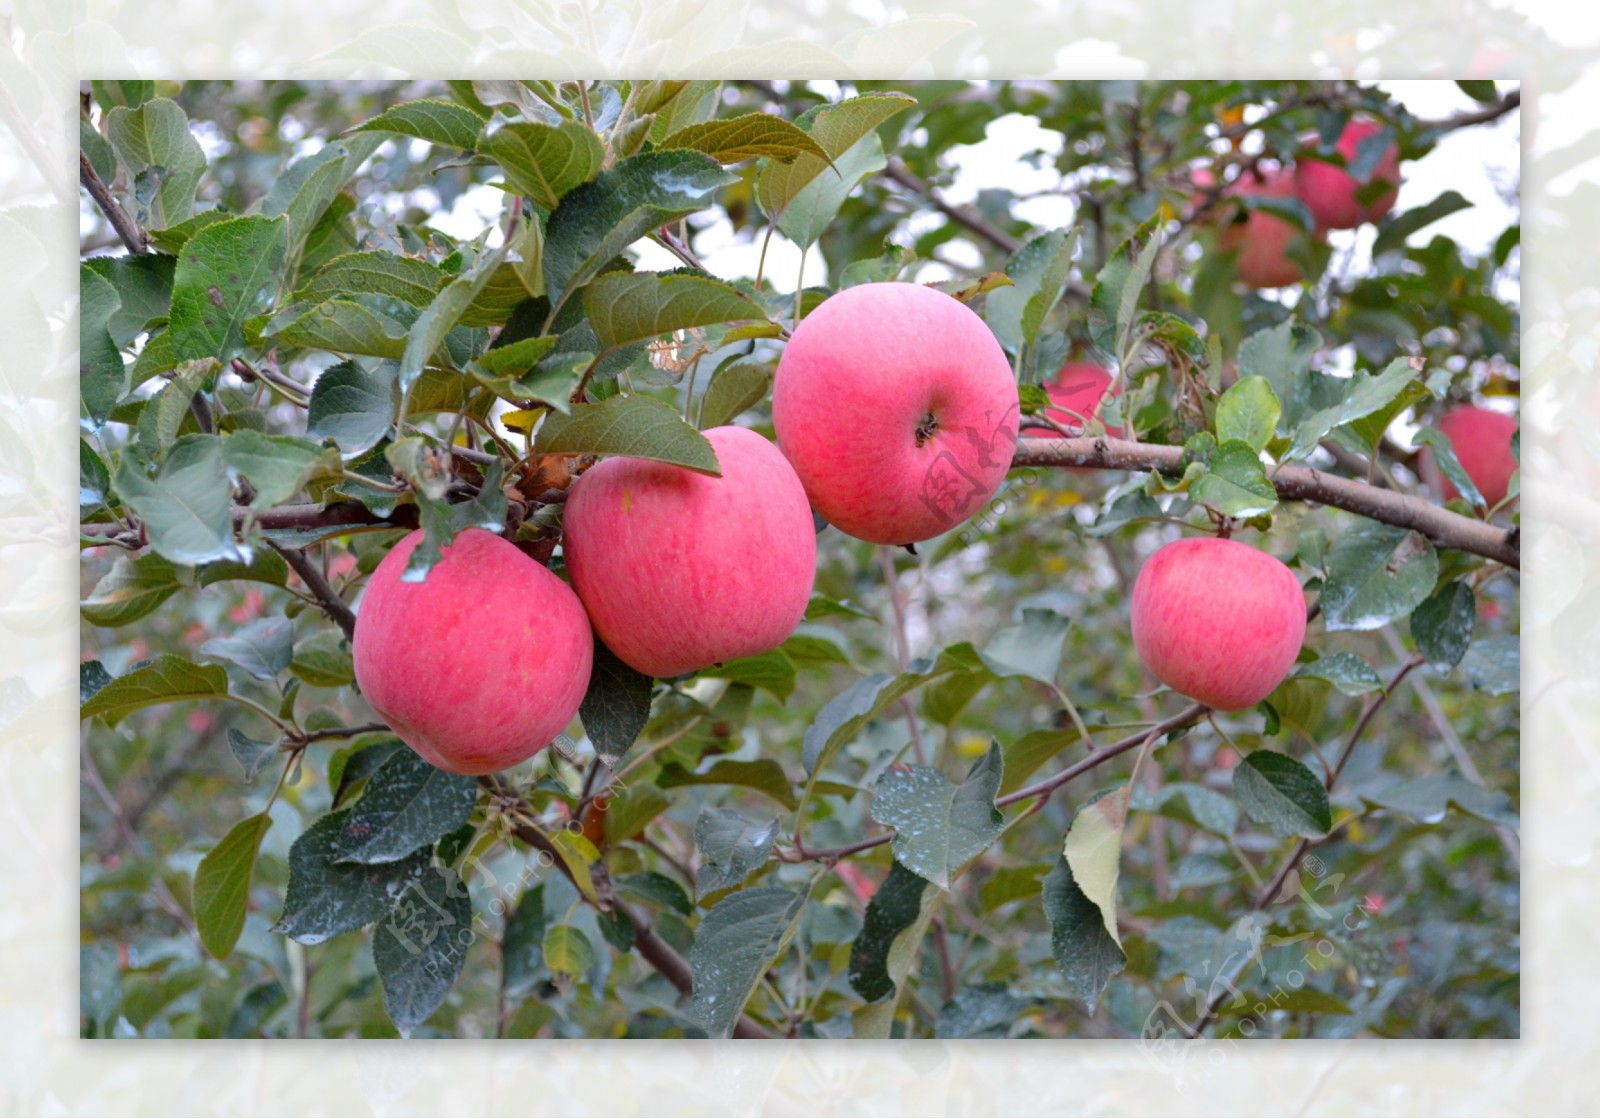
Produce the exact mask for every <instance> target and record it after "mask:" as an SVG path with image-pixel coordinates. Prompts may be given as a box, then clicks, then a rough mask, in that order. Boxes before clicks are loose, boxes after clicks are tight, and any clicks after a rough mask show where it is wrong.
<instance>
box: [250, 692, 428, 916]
mask: <svg viewBox="0 0 1600 1119" xmlns="http://www.w3.org/2000/svg"><path fill="white" fill-rule="evenodd" d="M218 671H221V670H220V669H219V670H218ZM349 814H350V812H349V810H348V809H346V810H345V811H343V812H330V813H329V814H328V815H326V816H324V817H323V818H322V819H320V820H318V821H317V822H316V823H315V824H312V825H311V826H310V827H309V828H307V829H306V830H305V831H304V832H303V833H302V834H301V836H300V838H299V839H296V840H295V841H294V845H293V846H291V847H290V848H289V889H288V892H287V894H286V895H285V897H284V901H283V916H281V917H279V918H278V923H277V924H276V925H274V926H273V930H272V931H273V932H277V933H282V934H283V935H284V936H287V937H289V938H291V939H293V940H298V941H299V942H300V943H301V944H321V943H322V942H323V941H325V940H327V939H328V938H329V937H331V936H335V935H337V934H339V933H342V932H350V931H352V930H354V929H359V928H363V927H365V926H367V925H370V924H372V923H373V922H374V921H377V920H379V919H380V918H382V917H383V916H384V914H386V913H388V912H389V910H390V908H391V907H392V906H393V905H394V904H395V902H396V900H397V899H398V898H399V897H400V895H401V893H402V892H403V891H404V890H405V888H406V887H407V885H408V884H409V883H411V882H413V881H415V880H416V879H417V878H418V877H419V876H420V875H421V874H422V872H423V871H424V870H425V869H427V867H428V865H429V860H430V858H431V857H432V855H431V853H430V852H428V851H418V852H417V853H416V854H415V855H412V856H411V857H410V858H406V859H401V860H400V861H398V862H392V863H381V864H377V865H368V864H366V863H341V862H335V861H334V855H335V853H336V850H337V845H338V842H339V839H340V836H341V835H343V833H344V823H345V820H346V819H348V817H349Z"/></svg>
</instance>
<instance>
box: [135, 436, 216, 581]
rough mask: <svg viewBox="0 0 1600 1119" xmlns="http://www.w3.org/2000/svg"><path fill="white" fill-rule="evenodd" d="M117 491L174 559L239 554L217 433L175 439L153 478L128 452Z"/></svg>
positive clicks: (157, 546)
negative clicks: (134, 461)
mask: <svg viewBox="0 0 1600 1119" xmlns="http://www.w3.org/2000/svg"><path fill="white" fill-rule="evenodd" d="M116 490H117V493H118V494H119V495H120V496H121V497H122V500H123V502H124V503H125V504H127V505H128V506H130V507H131V508H132V509H133V510H134V512H136V513H137V514H138V515H139V519H140V520H142V521H143V522H144V523H145V529H146V531H147V533H148V534H149V537H150V544H151V546H152V547H154V548H155V550H156V551H157V552H159V553H161V555H163V556H165V557H166V558H167V559H169V560H171V561H172V562H173V563H181V564H196V563H205V562H207V561H210V560H216V559H237V558H240V553H239V549H238V547H237V545H235V544H234V542H233V506H232V502H231V495H230V493H229V486H228V478H227V473H226V471H225V470H224V467H223V460H222V440H221V439H219V438H218V437H217V436H215V435H185V436H184V437H183V438H181V439H179V440H178V441H177V442H176V443H174V444H173V445H172V450H171V451H170V452H168V454H167V459H166V462H164V463H163V464H162V466H161V470H160V472H159V473H158V474H157V475H156V477H155V478H153V479H152V478H150V477H148V476H146V475H145V473H144V472H143V471H142V470H140V469H139V468H138V467H137V466H136V465H134V463H133V456H132V455H123V456H122V461H121V462H119V463H118V464H117V474H116Z"/></svg>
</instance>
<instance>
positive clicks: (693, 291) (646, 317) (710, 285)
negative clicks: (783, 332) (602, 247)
mask: <svg viewBox="0 0 1600 1119" xmlns="http://www.w3.org/2000/svg"><path fill="white" fill-rule="evenodd" d="M583 311H584V314H585V315H587V316H588V318H589V325H590V326H591V327H592V328H593V329H594V333H595V337H597V338H598V339H599V340H600V345H601V346H602V347H604V348H605V349H607V350H614V349H617V348H618V347H620V346H625V345H627V344H628V343H629V342H642V341H644V340H646V339H649V338H658V337H660V336H661V335H663V334H670V333H671V332H673V331H675V330H689V329H692V328H694V327H699V326H713V325H715V324H717V323H725V322H735V321H742V320H749V319H759V320H765V319H766V317H767V316H766V315H765V313H763V312H762V310H761V308H759V307H757V306H756V305H755V304H754V303H752V302H751V301H750V300H749V299H747V298H746V297H745V296H744V295H743V294H741V293H740V292H739V291H738V290H736V289H735V288H733V287H731V286H729V285H728V284H725V283H723V282H722V281H721V280H717V279H713V278H712V277H710V276H706V275H703V274H700V273H697V272H689V271H680V272H609V273H607V274H606V275H604V276H601V277H599V278H598V279H596V280H594V281H593V282H591V283H590V284H589V286H588V287H586V288H584V289H583Z"/></svg>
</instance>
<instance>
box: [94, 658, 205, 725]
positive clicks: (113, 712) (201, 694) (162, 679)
mask: <svg viewBox="0 0 1600 1119" xmlns="http://www.w3.org/2000/svg"><path fill="white" fill-rule="evenodd" d="M227 694H228V673H227V670H226V669H224V668H222V667H221V666H219V665H206V666H205V667H201V666H200V665H197V664H194V663H192V662H190V661H186V660H184V659H183V658H182V657H175V656H171V655H166V656H160V657H157V658H156V659H155V660H153V661H151V662H150V663H149V664H147V665H145V666H144V667H143V668H136V669H134V670H133V671H132V672H129V673H127V674H125V675H122V676H118V677H117V678H115V679H114V680H112V681H110V682H109V683H107V684H105V685H104V686H102V687H101V688H100V689H99V690H98V691H96V692H95V693H94V694H93V695H92V696H90V697H89V699H88V700H87V701H86V702H85V703H84V704H83V706H82V707H80V708H79V709H78V718H80V719H92V718H94V717H95V716H96V715H99V716H102V717H103V718H104V719H105V721H106V722H107V723H109V724H110V725H111V726H116V725H117V723H118V722H120V721H121V720H122V717H123V716H124V715H128V714H130V713H131V712H134V711H137V710H139V709H140V708H142V707H151V706H153V705H155V704H157V703H173V702H175V701H178V700H185V699H210V698H214V697H216V696H222V695H227Z"/></svg>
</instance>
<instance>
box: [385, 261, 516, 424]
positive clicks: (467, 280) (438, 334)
mask: <svg viewBox="0 0 1600 1119" xmlns="http://www.w3.org/2000/svg"><path fill="white" fill-rule="evenodd" d="M508 248H509V246H508V245H506V244H502V245H501V246H500V247H499V248H498V249H495V250H493V251H492V252H488V253H485V254H484V255H483V256H481V257H479V258H478V260H477V262H476V263H474V264H473V266H472V268H470V269H469V270H468V271H466V272H464V273H462V274H461V275H460V276H458V277H457V278H456V279H454V280H451V281H450V282H449V283H448V284H446V285H445V286H444V287H443V288H441V289H440V290H439V294H438V295H436V296H434V297H433V301H432V302H431V303H429V304H428V306H427V308H426V309H425V310H424V311H423V312H422V314H420V315H418V316H417V321H416V322H415V323H413V324H412V325H411V329H410V330H408V331H407V332H406V345H405V352H404V353H403V354H401V356H400V373H399V381H400V390H401V392H403V393H405V392H409V391H410V389H411V386H412V385H414V384H416V382H417V378H419V377H421V376H422V368H423V366H424V365H426V364H427V362H428V359H429V358H430V357H432V356H433V354H434V352H435V351H437V350H438V349H439V348H440V347H441V346H443V345H444V342H445V335H447V334H449V333H450V332H451V331H452V330H454V329H455V327H456V324H457V323H458V322H460V321H461V318H462V316H463V315H464V314H466V312H467V309H468V308H469V307H470V306H472V303H473V301H474V300H476V299H477V298H478V296H479V295H480V294H482V292H483V290H484V288H485V287H486V286H488V283H489V281H490V279H492V278H493V276H494V274H495V271H496V270H497V269H498V268H499V267H500V264H501V262H502V261H503V260H504V259H505V256H506V252H507V251H508Z"/></svg>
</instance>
